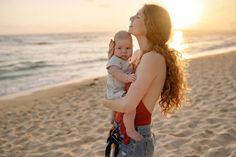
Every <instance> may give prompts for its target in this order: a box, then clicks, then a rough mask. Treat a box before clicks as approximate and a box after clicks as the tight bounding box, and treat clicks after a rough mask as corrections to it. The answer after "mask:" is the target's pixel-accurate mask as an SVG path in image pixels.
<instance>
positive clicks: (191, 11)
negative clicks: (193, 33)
mask: <svg viewBox="0 0 236 157" xmlns="http://www.w3.org/2000/svg"><path fill="white" fill-rule="evenodd" d="M162 2H163V4H164V7H165V8H166V9H167V10H168V11H169V13H170V16H171V20H172V24H173V27H174V29H184V28H189V27H191V26H193V25H194V24H196V23H197V22H199V20H200V17H201V12H202V2H201V0H164V1H162Z"/></svg>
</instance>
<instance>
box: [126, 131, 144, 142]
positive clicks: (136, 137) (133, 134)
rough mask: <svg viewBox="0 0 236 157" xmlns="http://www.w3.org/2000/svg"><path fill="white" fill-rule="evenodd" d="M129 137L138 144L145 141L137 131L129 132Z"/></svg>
mask: <svg viewBox="0 0 236 157" xmlns="http://www.w3.org/2000/svg"><path fill="white" fill-rule="evenodd" d="M127 135H128V136H129V137H130V138H132V139H133V140H135V141H136V142H140V141H142V139H143V136H142V135H141V134H139V133H138V132H137V131H136V130H132V131H127Z"/></svg>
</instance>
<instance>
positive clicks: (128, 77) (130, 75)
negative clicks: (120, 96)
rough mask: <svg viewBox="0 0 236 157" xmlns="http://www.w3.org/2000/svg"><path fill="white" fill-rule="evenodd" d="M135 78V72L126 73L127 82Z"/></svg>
mask: <svg viewBox="0 0 236 157" xmlns="http://www.w3.org/2000/svg"><path fill="white" fill-rule="evenodd" d="M135 80H136V75H135V74H128V75H127V82H134V81H135Z"/></svg>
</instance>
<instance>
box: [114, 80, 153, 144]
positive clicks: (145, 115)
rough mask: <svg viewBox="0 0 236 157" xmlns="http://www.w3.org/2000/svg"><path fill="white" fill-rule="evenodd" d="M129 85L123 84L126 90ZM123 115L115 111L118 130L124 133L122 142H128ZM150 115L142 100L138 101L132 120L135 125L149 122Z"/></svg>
mask: <svg viewBox="0 0 236 157" xmlns="http://www.w3.org/2000/svg"><path fill="white" fill-rule="evenodd" d="M130 85H131V83H128V84H126V86H125V89H126V91H128V89H129V86H130ZM123 116H124V113H120V112H117V113H116V115H115V121H116V122H117V123H118V124H119V125H120V131H121V133H122V134H123V135H124V138H123V141H122V142H123V143H124V144H128V143H129V140H130V137H129V136H127V133H126V129H125V125H124V122H123ZM151 117H152V114H151V113H150V112H149V111H148V110H147V108H146V107H145V105H144V104H143V102H142V101H140V103H139V104H138V106H137V108H136V116H135V120H134V123H135V126H142V125H148V124H151Z"/></svg>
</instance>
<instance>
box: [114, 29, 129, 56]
mask: <svg viewBox="0 0 236 157" xmlns="http://www.w3.org/2000/svg"><path fill="white" fill-rule="evenodd" d="M114 42H115V47H114V55H116V56H117V57H119V58H121V59H123V60H128V59H129V58H130V57H131V56H132V51H133V47H132V44H133V43H132V37H131V35H130V34H129V33H128V32H126V31H119V32H117V33H116V34H115V37H114Z"/></svg>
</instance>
